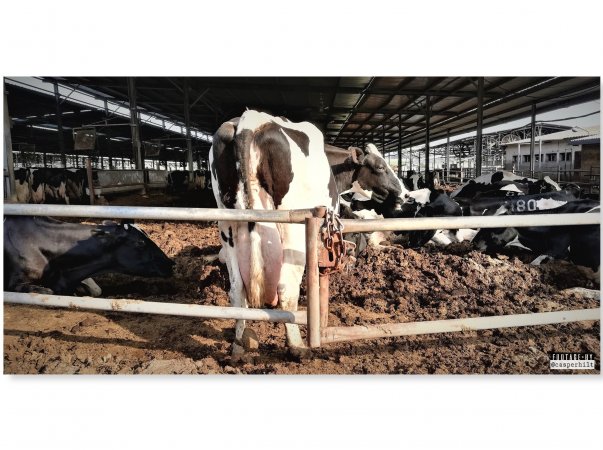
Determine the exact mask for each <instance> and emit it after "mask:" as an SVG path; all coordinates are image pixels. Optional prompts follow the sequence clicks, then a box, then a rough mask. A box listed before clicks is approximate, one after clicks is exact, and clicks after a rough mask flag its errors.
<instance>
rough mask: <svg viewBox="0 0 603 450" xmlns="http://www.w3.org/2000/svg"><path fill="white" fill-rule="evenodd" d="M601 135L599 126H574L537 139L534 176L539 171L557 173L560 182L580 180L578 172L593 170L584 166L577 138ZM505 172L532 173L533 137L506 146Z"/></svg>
mask: <svg viewBox="0 0 603 450" xmlns="http://www.w3.org/2000/svg"><path fill="white" fill-rule="evenodd" d="M598 134H599V127H589V128H580V127H574V128H572V129H569V130H564V131H559V132H556V133H551V134H545V135H542V136H536V138H535V146H536V147H535V150H534V172H535V175H536V176H537V177H538V175H539V173H540V172H542V173H543V175H551V174H558V175H560V179H561V180H567V181H569V180H571V179H575V178H580V172H579V171H581V170H585V169H588V170H589V169H590V167H589V168H583V167H582V145H576V144H575V142H577V141H576V139H577V138H582V137H587V136H595V135H598ZM591 167H592V165H591ZM505 169H506V170H511V171H514V172H519V173H522V174H526V175H527V174H528V172H529V171H530V138H527V139H522V140H519V141H515V142H510V143H509V144H507V145H506V149H505ZM597 169H598V167H597ZM576 181H577V180H576Z"/></svg>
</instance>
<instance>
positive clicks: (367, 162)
mask: <svg viewBox="0 0 603 450" xmlns="http://www.w3.org/2000/svg"><path fill="white" fill-rule="evenodd" d="M349 150H350V152H351V159H352V162H353V164H354V166H355V170H354V175H353V179H352V181H357V182H358V184H359V185H360V187H361V188H362V189H364V190H366V191H370V192H372V196H371V199H372V200H374V201H375V202H377V203H386V202H387V203H389V202H391V203H392V205H393V204H395V202H396V201H397V199H398V197H399V196H400V194H401V193H402V187H401V185H400V181H399V180H398V178H397V177H396V175H395V174H394V172H393V170H392V169H391V168H390V167H389V166H388V165H387V162H385V159H383V157H382V156H381V155H380V154H379V151H378V150H377V148H376V147H375V146H374V145H373V144H368V145H367V146H366V148H365V149H364V150H363V149H360V148H358V147H350V148H349Z"/></svg>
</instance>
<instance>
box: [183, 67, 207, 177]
mask: <svg viewBox="0 0 603 450" xmlns="http://www.w3.org/2000/svg"><path fill="white" fill-rule="evenodd" d="M183 90H184V126H185V127H186V159H187V161H188V171H189V172H190V174H189V176H190V181H193V178H192V177H193V170H194V169H193V144H192V142H191V120H190V106H189V86H188V78H184V86H183ZM206 92H207V91H206ZM200 98H201V97H199V99H200Z"/></svg>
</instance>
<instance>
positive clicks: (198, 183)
mask: <svg viewBox="0 0 603 450" xmlns="http://www.w3.org/2000/svg"><path fill="white" fill-rule="evenodd" d="M193 185H194V187H195V189H196V190H203V189H205V172H204V171H202V170H195V171H194V172H193Z"/></svg>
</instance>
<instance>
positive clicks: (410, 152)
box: [408, 141, 412, 171]
mask: <svg viewBox="0 0 603 450" xmlns="http://www.w3.org/2000/svg"><path fill="white" fill-rule="evenodd" d="M409 144H410V145H409V150H408V154H409V155H410V157H409V159H410V161H409V166H410V167H409V168H408V170H410V171H412V141H410V143H409Z"/></svg>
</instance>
